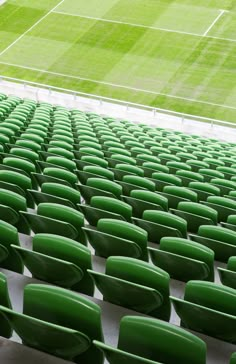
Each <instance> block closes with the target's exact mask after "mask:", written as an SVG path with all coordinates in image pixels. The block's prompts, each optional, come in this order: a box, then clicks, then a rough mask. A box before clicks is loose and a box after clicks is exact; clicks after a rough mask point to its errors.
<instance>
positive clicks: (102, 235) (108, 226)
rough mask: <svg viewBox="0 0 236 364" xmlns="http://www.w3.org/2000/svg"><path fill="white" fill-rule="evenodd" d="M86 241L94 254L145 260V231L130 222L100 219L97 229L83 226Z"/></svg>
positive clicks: (146, 256) (105, 256) (146, 255)
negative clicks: (93, 250)
mask: <svg viewBox="0 0 236 364" xmlns="http://www.w3.org/2000/svg"><path fill="white" fill-rule="evenodd" d="M84 231H85V233H86V235H87V238H88V241H89V242H90V244H91V245H92V247H93V248H94V249H95V253H96V255H99V256H102V257H104V258H107V257H109V256H117V255H118V256H127V257H132V258H139V259H141V260H144V261H147V260H148V254H147V233H146V231H145V230H143V229H141V228H139V227H137V226H134V225H133V224H131V223H128V222H126V221H120V220H112V219H100V220H99V221H98V224H97V229H92V228H90V227H85V228H84Z"/></svg>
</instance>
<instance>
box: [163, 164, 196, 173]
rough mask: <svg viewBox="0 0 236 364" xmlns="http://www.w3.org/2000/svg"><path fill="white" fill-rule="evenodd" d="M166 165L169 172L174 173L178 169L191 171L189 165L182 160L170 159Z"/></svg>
mask: <svg viewBox="0 0 236 364" xmlns="http://www.w3.org/2000/svg"><path fill="white" fill-rule="evenodd" d="M166 165H167V167H168V168H169V173H172V174H176V172H177V171H178V170H185V171H191V167H190V166H189V165H188V164H187V163H184V162H175V161H170V162H167V163H166Z"/></svg>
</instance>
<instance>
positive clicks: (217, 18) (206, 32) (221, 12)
mask: <svg viewBox="0 0 236 364" xmlns="http://www.w3.org/2000/svg"><path fill="white" fill-rule="evenodd" d="M224 13H225V10H220V14H219V15H218V16H217V17H216V18H215V20H214V21H213V22H212V23H211V25H210V26H209V28H208V29H207V30H206V31H205V33H204V34H203V37H206V36H207V34H208V33H209V31H210V30H211V28H213V27H214V25H215V24H216V23H217V22H218V20H219V19H220V18H221V17H222V15H223V14H224Z"/></svg>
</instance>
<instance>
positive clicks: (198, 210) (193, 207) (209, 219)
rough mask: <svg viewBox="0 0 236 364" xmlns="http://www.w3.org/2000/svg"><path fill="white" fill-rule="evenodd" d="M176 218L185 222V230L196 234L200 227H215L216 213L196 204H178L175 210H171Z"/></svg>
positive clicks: (209, 208)
mask: <svg viewBox="0 0 236 364" xmlns="http://www.w3.org/2000/svg"><path fill="white" fill-rule="evenodd" d="M171 212H172V213H174V214H175V215H176V216H179V217H182V218H183V219H185V220H186V221H187V229H188V231H190V232H192V233H196V232H197V231H198V228H199V227H200V226H201V225H217V221H218V214H217V211H216V210H214V209H212V208H211V207H208V206H204V205H203V204H200V203H196V202H180V203H179V204H178V207H177V210H175V209H171Z"/></svg>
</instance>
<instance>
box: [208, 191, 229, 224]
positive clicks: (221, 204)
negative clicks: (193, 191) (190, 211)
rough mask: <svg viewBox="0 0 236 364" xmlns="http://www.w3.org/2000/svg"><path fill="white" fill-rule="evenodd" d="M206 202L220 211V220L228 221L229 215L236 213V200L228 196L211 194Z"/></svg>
mask: <svg viewBox="0 0 236 364" xmlns="http://www.w3.org/2000/svg"><path fill="white" fill-rule="evenodd" d="M204 204H206V205H207V206H209V207H212V208H213V209H215V210H216V211H217V212H218V222H226V221H227V219H228V216H229V215H234V214H236V201H234V200H231V199H229V198H226V197H220V196H210V197H208V199H207V201H204Z"/></svg>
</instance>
